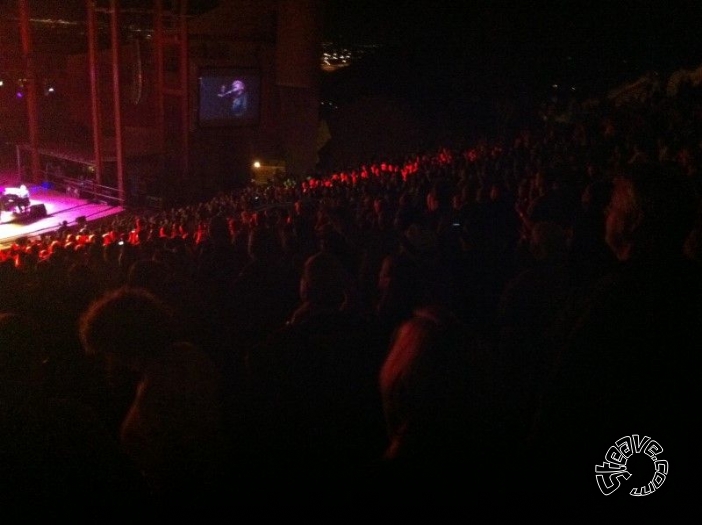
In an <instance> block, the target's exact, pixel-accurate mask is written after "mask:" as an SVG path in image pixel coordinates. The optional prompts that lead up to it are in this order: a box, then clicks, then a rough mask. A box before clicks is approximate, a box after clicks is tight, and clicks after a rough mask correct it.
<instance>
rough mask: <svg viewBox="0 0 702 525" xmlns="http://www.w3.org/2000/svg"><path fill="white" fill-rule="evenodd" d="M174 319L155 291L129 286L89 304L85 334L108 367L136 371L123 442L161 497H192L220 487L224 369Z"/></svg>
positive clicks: (121, 371) (83, 339)
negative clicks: (187, 339)
mask: <svg viewBox="0 0 702 525" xmlns="http://www.w3.org/2000/svg"><path fill="white" fill-rule="evenodd" d="M173 321H174V317H173V315H172V313H171V310H170V309H169V308H168V307H167V306H166V305H165V303H163V302H162V301H161V300H160V299H158V298H156V296H154V295H153V294H151V293H150V292H148V291H146V290H144V289H140V288H129V287H123V288H120V289H117V290H114V291H111V292H108V293H107V294H105V295H104V296H103V297H102V298H101V299H99V300H98V301H96V302H94V303H93V304H92V305H91V306H90V307H89V308H88V310H87V311H86V312H85V313H84V314H83V316H82V317H81V319H80V326H79V334H80V339H81V342H82V344H83V347H84V349H85V351H86V352H87V353H88V354H89V355H98V356H102V357H103V358H104V360H105V364H106V366H107V370H108V373H109V374H111V375H113V376H114V375H117V376H119V375H121V374H126V375H129V374H133V375H135V376H136V382H137V385H136V391H135V393H134V397H133V401H132V403H131V406H130V407H129V409H128V411H127V414H126V415H125V417H124V420H123V422H122V426H121V431H120V440H121V445H122V447H123V449H124V450H125V451H126V453H127V454H128V455H129V457H130V458H131V459H132V461H133V462H134V463H135V464H136V465H137V466H138V468H139V469H140V470H141V472H142V473H143V475H144V477H145V479H146V481H147V482H148V484H149V487H150V489H151V491H152V494H153V496H154V497H155V498H156V499H155V501H157V502H158V501H162V500H163V501H165V502H168V503H177V502H178V500H177V499H175V498H180V497H185V496H187V498H188V499H187V500H182V503H184V504H186V503H188V502H198V501H200V498H205V497H213V496H214V495H215V494H217V490H218V489H219V488H220V487H219V485H218V484H219V482H221V481H222V480H221V479H220V469H221V468H222V466H223V464H224V462H223V460H224V450H225V448H224V446H225V438H224V434H223V430H222V421H221V418H222V414H221V399H220V391H219V381H218V371H217V370H216V368H215V367H214V365H213V363H212V361H211V360H210V358H209V357H208V356H207V355H206V354H205V353H204V352H203V351H202V350H201V349H199V348H198V347H196V346H194V345H192V344H190V343H188V342H182V341H180V340H179V337H178V333H179V332H178V331H177V329H176V327H175V326H174V322H173ZM170 498H174V499H170Z"/></svg>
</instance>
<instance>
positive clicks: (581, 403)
mask: <svg viewBox="0 0 702 525" xmlns="http://www.w3.org/2000/svg"><path fill="white" fill-rule="evenodd" d="M698 204H699V203H698V202H697V199H696V197H695V196H694V193H693V192H691V191H690V189H689V186H688V183H687V181H686V180H685V179H684V178H683V177H682V176H681V175H680V173H678V172H675V171H668V170H666V169H664V168H663V167H661V166H658V165H656V164H640V165H639V164H637V165H632V166H630V168H629V171H628V172H627V173H624V174H622V175H621V176H619V177H617V179H616V181H615V186H614V192H613V194H612V198H611V202H610V205H609V208H608V212H607V218H606V240H607V244H608V245H609V247H610V248H611V250H612V252H613V253H614V255H615V256H616V258H617V260H618V265H617V266H616V267H615V268H614V269H613V270H612V271H611V272H609V273H608V274H607V275H606V276H605V277H603V278H602V279H600V280H599V281H597V282H596V283H595V285H594V286H593V289H592V291H591V292H590V293H589V295H588V296H587V297H586V298H585V299H584V301H582V302H580V303H579V307H578V308H577V309H576V310H575V312H574V315H573V316H572V319H570V321H569V322H568V323H566V325H565V326H564V329H563V330H562V332H563V342H562V344H561V348H560V349H559V351H560V355H559V356H558V363H557V367H556V369H555V373H554V377H553V380H552V384H550V385H549V388H548V390H547V392H546V394H545V396H544V400H543V403H542V406H541V409H540V414H539V416H538V418H537V420H536V425H535V433H534V444H535V445H536V446H537V450H538V452H537V453H534V455H533V456H532V457H533V458H534V459H535V464H534V465H533V467H534V469H533V470H532V472H538V473H539V474H540V475H541V476H542V477H540V478H539V479H538V480H537V479H534V483H533V484H532V487H533V488H535V489H536V490H539V491H543V492H544V493H549V494H556V493H558V494H564V495H565V494H568V495H571V496H572V497H574V498H577V501H579V502H581V501H585V498H601V497H602V494H600V491H599V490H598V487H597V485H596V484H595V479H594V478H593V476H594V473H593V472H592V471H593V469H594V465H595V464H599V465H601V464H602V463H603V461H605V459H604V457H605V453H607V451H608V449H609V448H610V447H611V446H613V445H614V443H615V441H617V440H618V439H620V438H622V437H623V436H627V435H631V434H638V435H640V436H641V437H642V438H643V437H644V436H648V437H650V438H652V439H654V440H656V441H657V442H658V443H660V445H661V446H662V447H663V450H664V453H663V455H662V458H661V459H665V460H667V461H669V464H670V465H671V470H670V476H668V479H666V481H665V483H664V484H663V486H662V487H661V492H663V493H664V494H665V495H664V494H660V495H659V494H656V495H655V496H652V497H656V496H657V497H658V498H659V500H658V501H661V502H663V501H665V502H670V501H672V500H671V499H668V498H677V497H679V498H681V499H680V501H682V500H683V498H684V497H689V495H690V494H691V493H693V492H694V491H695V490H696V489H695V488H693V487H694V480H696V479H697V475H698V472H697V470H696V469H697V467H696V465H697V464H698V458H699V452H698V450H699V445H698V443H697V440H696V439H695V433H694V431H693V429H694V428H697V425H696V423H698V420H699V415H698V413H697V411H696V410H695V408H694V401H693V400H694V399H696V398H698V397H699V381H698V378H697V373H698V371H699V341H700V340H701V338H702V322H701V321H702V272H701V271H700V266H699V264H698V263H697V262H695V261H692V260H690V259H688V258H687V257H685V255H684V253H683V245H684V242H685V239H686V238H687V237H688V235H689V232H690V231H691V229H692V226H693V223H694V218H695V212H696V209H697V206H698ZM562 457H568V458H569V460H568V461H566V462H559V461H551V460H553V459H556V458H562ZM644 459H645V460H646V461H645V462H644V463H645V465H644V464H640V465H639V467H638V468H637V467H636V466H635V465H636V463H635V461H633V460H632V461H631V463H632V467H631V469H632V470H631V472H630V474H632V475H631V476H630V479H624V478H621V479H620V480H619V481H620V482H621V485H622V487H621V489H620V490H618V491H617V492H618V494H617V495H618V496H620V497H624V498H627V497H629V493H630V491H632V490H634V489H638V488H640V487H645V486H647V485H648V483H649V481H651V479H652V477H653V474H654V469H653V467H652V463H651V460H650V459H648V458H646V457H644ZM673 464H675V465H676V467H675V471H673V470H672V468H673V467H672V465H673ZM646 465H647V466H648V467H649V468H648V469H646V468H645V467H646ZM586 471H588V472H591V475H589V476H587V478H590V479H584V478H583V476H584V474H583V473H584V472H586Z"/></svg>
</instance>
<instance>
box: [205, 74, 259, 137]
mask: <svg viewBox="0 0 702 525" xmlns="http://www.w3.org/2000/svg"><path fill="white" fill-rule="evenodd" d="M260 96H261V75H260V73H259V71H258V70H256V69H242V68H203V69H201V70H200V76H199V94H198V102H199V106H198V124H199V125H200V126H201V127H219V126H255V125H257V124H258V119H259V105H260Z"/></svg>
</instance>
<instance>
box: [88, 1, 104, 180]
mask: <svg viewBox="0 0 702 525" xmlns="http://www.w3.org/2000/svg"><path fill="white" fill-rule="evenodd" d="M86 7H87V15H88V68H89V72H90V104H91V108H92V112H93V115H92V116H93V153H94V156H95V182H96V183H97V184H102V167H103V163H102V113H101V108H100V75H99V64H98V54H97V20H96V15H95V0H86Z"/></svg>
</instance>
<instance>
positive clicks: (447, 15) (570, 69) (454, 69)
mask: <svg viewBox="0 0 702 525" xmlns="http://www.w3.org/2000/svg"><path fill="white" fill-rule="evenodd" d="M672 6H673V7H669V6H666V5H664V3H663V2H659V1H653V2H647V3H646V7H635V8H632V7H624V6H623V5H621V3H619V4H617V5H615V4H614V3H613V2H610V3H608V5H607V4H606V5H603V6H599V7H598V4H597V3H594V4H592V6H591V7H588V8H583V7H581V8H576V7H568V8H556V9H554V8H549V9H546V8H531V7H529V8H527V7H523V8H513V7H510V8H504V7H475V6H474V5H473V6H465V7H457V6H456V3H455V2H454V3H447V2H432V3H431V5H422V4H421V3H420V4H418V3H416V2H412V3H410V2H408V3H407V5H406V6H404V7H402V8H398V7H397V4H387V3H382V2H372V1H365V0H362V1H354V2H343V1H340V0H328V1H327V7H326V16H325V37H326V38H327V39H332V40H340V41H344V42H349V43H351V42H355V43H367V42H377V43H380V44H384V45H385V46H386V49H394V50H395V52H397V53H400V56H403V57H404V59H405V60H410V61H411V62H412V64H416V65H417V66H419V67H420V68H421V69H422V70H427V72H429V73H433V74H437V75H440V76H455V75H457V74H460V73H461V72H466V71H474V72H480V73H485V74H488V75H489V76H492V77H496V76H502V77H503V78H504V81H505V82H506V83H507V84H509V83H510V82H511V83H531V82H541V81H543V82H550V81H553V82H557V81H558V80H559V79H564V81H566V80H565V79H567V81H572V82H578V83H580V84H581V85H583V86H582V87H585V84H592V85H598V84H600V83H607V84H609V83H611V82H618V81H623V80H627V79H630V80H633V79H634V78H636V76H638V75H640V74H642V73H644V72H646V71H648V70H656V71H659V72H660V73H663V74H666V73H669V72H670V71H672V70H675V69H677V68H679V67H696V66H697V65H699V64H700V63H702V39H700V38H699V28H700V27H702V6H701V5H700V4H696V7H685V8H681V7H674V4H672Z"/></svg>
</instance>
